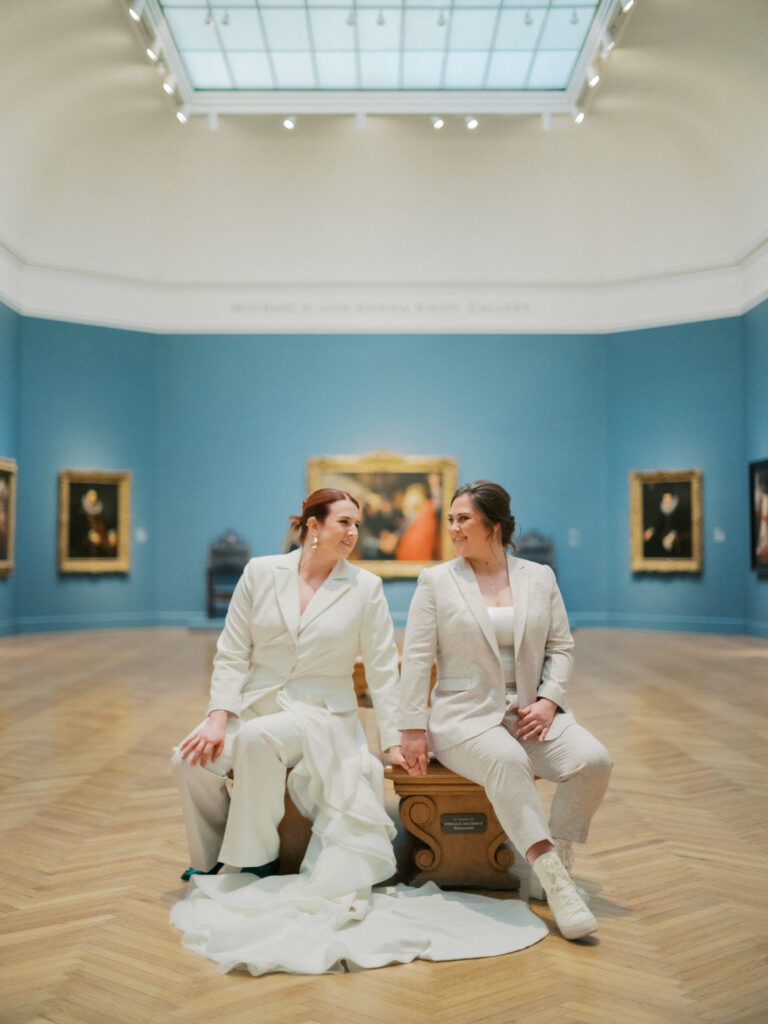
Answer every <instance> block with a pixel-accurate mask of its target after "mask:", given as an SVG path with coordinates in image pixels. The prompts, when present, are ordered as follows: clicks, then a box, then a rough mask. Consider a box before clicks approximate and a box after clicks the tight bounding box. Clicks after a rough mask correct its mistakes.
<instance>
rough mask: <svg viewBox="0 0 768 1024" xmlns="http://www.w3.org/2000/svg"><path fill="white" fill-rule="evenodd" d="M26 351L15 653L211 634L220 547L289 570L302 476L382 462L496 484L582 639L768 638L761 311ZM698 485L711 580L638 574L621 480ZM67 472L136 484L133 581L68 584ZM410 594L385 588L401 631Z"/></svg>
mask: <svg viewBox="0 0 768 1024" xmlns="http://www.w3.org/2000/svg"><path fill="white" fill-rule="evenodd" d="M3 317H4V319H2V320H0V324H5V323H7V322H9V314H8V313H7V311H5V312H4V314H3ZM10 322H11V323H13V319H12V316H11V318H10ZM1 330H2V327H0V331H1ZM6 333H7V331H6ZM18 343H19V353H20V358H19V365H18V372H17V377H16V383H17V392H18V395H19V399H20V400H19V407H18V411H17V416H16V420H17V432H18V444H17V451H16V453H15V454H16V456H17V458H18V460H19V465H20V479H21V486H20V496H19V499H20V500H19V515H18V534H17V559H16V561H17V568H16V571H15V573H14V577H12V579H15V580H16V587H15V595H14V596H13V598H12V600H11V607H9V605H8V603H6V606H5V615H4V617H5V627H4V630H5V631H6V632H11V631H15V630H43V629H61V628H84V627H87V626H91V625H94V626H97V625H102V626H105V625H136V624H153V623H161V624H162V623H166V624H178V625H195V624H202V623H203V622H204V569H205V558H206V551H207V547H208V545H209V544H210V543H211V541H213V540H214V539H215V538H216V537H217V536H218V535H219V534H220V533H221V532H222V531H223V530H225V529H227V528H232V529H235V530H236V531H237V532H238V533H239V534H241V536H243V537H244V538H245V539H246V540H247V541H248V543H250V545H251V547H252V550H253V553H254V554H265V553H269V552H273V551H276V550H279V549H280V548H281V546H282V544H283V540H284V537H285V533H286V527H287V519H288V516H289V514H290V513H292V512H295V511H297V510H298V509H299V507H300V502H301V498H302V496H303V493H304V487H305V468H306V461H307V458H308V457H309V456H311V455H328V454H353V453H365V452H369V451H372V450H376V449H391V450H393V451H397V452H401V453H409V454H435V455H453V456H455V457H456V458H457V459H458V462H459V474H460V478H461V479H462V480H467V479H471V478H473V477H477V476H481V475H482V476H487V477H490V478H492V479H498V480H500V481H502V482H504V483H505V484H506V485H507V486H508V488H509V489H510V491H511V493H512V497H513V505H514V511H515V514H516V515H517V519H518V527H519V529H520V530H521V531H526V530H528V529H536V530H539V531H541V532H542V533H545V534H549V535H551V536H552V537H553V538H554V540H555V544H556V552H557V563H558V576H559V579H560V583H561V587H562V589H563V593H564V596H565V599H566V603H567V606H568V609H569V613H570V615H571V621H572V624H573V625H574V626H588V625H627V626H640V627H651V628H673V629H694V630H712V631H740V630H742V629H749V630H750V631H752V632H756V633H758V634H760V635H768V609H767V608H766V597H765V594H764V591H765V590H766V589H768V584H765V583H762V584H760V585H758V584H757V583H755V581H754V579H753V578H752V575H751V574H750V572H749V569H748V560H747V555H746V552H747V551H748V530H747V517H748V499H747V487H746V483H745V480H746V462H747V461H748V459H750V458H751V459H754V458H761V457H764V456H766V455H768V417H767V416H766V412H765V402H764V400H763V394H762V392H763V391H764V388H762V389H761V388H760V385H759V380H758V377H759V375H760V374H762V379H763V380H765V379H766V368H767V364H768V303H764V304H763V305H762V306H761V307H759V308H758V309H756V310H754V311H753V312H752V313H750V314H748V315H747V316H745V317H739V318H731V319H726V320H716V321H709V322H705V323H697V324H688V325H683V326H672V327H667V328H654V329H648V330H643V331H634V332H626V333H622V334H613V335H572V336H546V335H536V336H496V335H476V336H462V335H445V336H435V335H413V336H403V335H381V336H373V335H372V336H349V335H334V336H321V335H312V336H292V335H274V336H264V335H262V336H253V335H251V336H242V335H199V336H195V335H186V334H185V335H178V336H174V335H150V334H142V333H137V332H129V331H122V330H114V329H110V328H102V327H95V326H90V327H83V326H80V325H74V324H67V323H62V322H57V321H48V320H41V319H34V318H20V319H19V321H18ZM7 347H8V346H7V345H6V346H5V347H4V348H2V349H0V352H2V353H5V351H6V348H7ZM11 355H12V353H11ZM0 358H4V359H6V361H7V359H8V358H9V357H6V356H5V355H4V354H3V355H0ZM745 409H746V410H747V413H746V416H745V413H744V410H745ZM3 415H4V416H5V418H6V420H7V418H8V417H7V416H6V414H5V413H3ZM3 422H4V421H0V431H2V430H4V429H5V430H6V431H8V430H11V429H12V426H11V427H9V426H8V424H7V423H6V424H5V426H4V425H3ZM0 438H2V434H0ZM9 443H10V441H9ZM2 454H6V453H5V452H3V453H2ZM8 454H13V453H12V452H8ZM690 467H697V468H700V469H701V470H702V472H703V480H704V487H703V494H704V524H705V531H704V532H705V544H704V571H703V573H702V574H701V576H674V577H671V578H664V579H662V578H659V577H649V576H646V577H638V576H633V575H632V574H631V573H630V571H629V532H628V521H629V489H628V473H629V471H630V470H632V469H639V470H643V469H645V470H653V469H665V468H675V469H684V468H690ZM62 468H101V469H115V470H119V469H130V470H132V471H133V474H134V480H133V500H132V511H133V544H132V569H131V573H130V574H129V575H128V576H99V577H95V578H88V577H83V576H60V575H59V574H58V572H57V567H56V487H57V473H58V471H59V470H60V469H62ZM716 527H717V528H718V529H719V530H720V531H722V534H724V540H723V542H722V543H716V542H715V541H714V539H713V536H714V530H715V528H716ZM3 587H5V590H6V592H10V588H8V581H6V582H5V583H0V600H2V595H3ZM413 587H414V583H413V582H412V581H390V582H387V584H386V590H387V597H388V599H389V601H390V607H391V608H392V611H393V615H394V617H395V620H396V622H398V623H399V624H401V623H402V622H403V621H404V616H405V612H406V611H407V607H408V603H409V600H410V595H411V594H412V592H413ZM761 587H762V588H763V590H761V589H760V588H761ZM2 607H3V606H2V605H0V609H2ZM11 608H12V611H11ZM0 618H2V616H0ZM0 628H3V627H2V626H1V625H0Z"/></svg>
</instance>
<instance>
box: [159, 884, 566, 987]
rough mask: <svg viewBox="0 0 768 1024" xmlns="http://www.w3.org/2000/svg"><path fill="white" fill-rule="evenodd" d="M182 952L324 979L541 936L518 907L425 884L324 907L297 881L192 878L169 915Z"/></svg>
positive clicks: (507, 949)
mask: <svg viewBox="0 0 768 1024" xmlns="http://www.w3.org/2000/svg"><path fill="white" fill-rule="evenodd" d="M171 922H172V923H173V924H174V925H175V926H176V927H177V928H179V929H180V930H181V931H182V932H183V933H184V934H183V938H182V941H183V943H184V945H185V946H187V947H188V948H190V949H193V950H195V951H196V952H197V953H200V954H201V955H202V956H206V957H208V958H209V959H211V960H214V961H215V962H216V963H217V964H218V965H219V969H220V970H221V971H223V972H226V971H231V970H235V969H242V970H247V971H249V972H250V973H251V974H253V975H260V974H267V973H269V972H272V971H285V972H288V973H294V974H324V973H340V972H342V971H345V970H346V971H356V970H363V969H366V968H372V967H384V966H385V965H386V964H395V963H408V962H410V961H411V960H415V959H417V958H421V959H424V960H460V959H469V958H472V957H486V956H499V955H500V954H502V953H511V952H513V951H515V950H517V949H524V948H525V947H527V946H531V945H533V944H534V943H536V942H538V941H539V940H540V939H542V938H544V936H545V935H547V934H548V929H547V926H546V924H545V923H544V922H543V921H541V920H540V919H539V918H538V917H537V916H536V915H535V914H533V913H532V912H531V911H530V910H529V909H528V907H527V906H526V905H525V904H524V903H523V902H521V901H520V900H517V899H493V898H491V897H487V896H476V895H471V894H468V893H455V892H450V893H449V892H443V891H442V890H441V889H439V888H438V887H437V886H436V885H434V883H431V882H428V883H427V884H426V885H423V886H421V887H420V888H414V887H411V886H407V885H397V886H393V887H386V888H377V889H373V890H369V891H367V892H358V893H352V894H350V895H347V896H337V897H334V898H328V897H325V896H323V895H320V894H319V892H318V890H317V889H316V888H315V886H313V884H312V881H311V878H309V877H307V876H306V875H284V876H274V877H271V878H264V879H260V878H255V877H254V876H253V875H247V874H225V875H218V876H209V875H196V876H193V878H192V880H191V882H190V892H189V894H188V896H187V898H186V899H184V900H182V901H181V902H179V903H177V904H176V906H175V907H174V908H173V910H172V911H171Z"/></svg>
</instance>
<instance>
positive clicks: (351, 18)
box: [347, 11, 357, 26]
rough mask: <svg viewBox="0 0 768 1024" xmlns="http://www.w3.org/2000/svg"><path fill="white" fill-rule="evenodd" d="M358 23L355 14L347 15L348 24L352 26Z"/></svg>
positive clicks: (351, 12) (352, 12)
mask: <svg viewBox="0 0 768 1024" xmlns="http://www.w3.org/2000/svg"><path fill="white" fill-rule="evenodd" d="M356 21H357V19H356V18H355V12H354V11H350V12H349V14H348V15H347V24H348V25H350V26H352V25H354V24H355V22H356Z"/></svg>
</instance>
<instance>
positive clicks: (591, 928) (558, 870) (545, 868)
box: [533, 850, 597, 939]
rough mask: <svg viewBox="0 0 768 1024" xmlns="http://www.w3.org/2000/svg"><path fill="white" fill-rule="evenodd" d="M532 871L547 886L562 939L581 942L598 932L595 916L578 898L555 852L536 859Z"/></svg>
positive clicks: (546, 890)
mask: <svg viewBox="0 0 768 1024" xmlns="http://www.w3.org/2000/svg"><path fill="white" fill-rule="evenodd" d="M533 871H534V874H535V875H536V877H537V878H538V880H539V881H540V882H541V884H542V886H543V887H544V891H545V892H546V894H547V901H548V903H549V906H550V909H551V911H552V914H553V916H554V918H555V923H556V924H557V927H558V928H559V929H560V934H561V935H562V936H563V938H566V939H580V938H581V937H582V936H584V935H589V934H591V933H592V932H596V931H597V920H596V918H595V915H594V914H593V913H592V911H591V910H590V909H589V907H588V906H587V905H586V903H585V902H584V900H583V899H582V898H581V896H579V894H578V892H577V891H576V886H575V885H574V884H573V882H572V881H571V878H570V875H569V874H568V872H567V871H566V870H565V868H564V867H563V862H562V861H561V860H560V858H559V857H558V855H557V854H556V853H555V851H554V850H550V851H549V852H548V853H542V855H541V856H540V857H537V858H536V860H535V861H534V863H533Z"/></svg>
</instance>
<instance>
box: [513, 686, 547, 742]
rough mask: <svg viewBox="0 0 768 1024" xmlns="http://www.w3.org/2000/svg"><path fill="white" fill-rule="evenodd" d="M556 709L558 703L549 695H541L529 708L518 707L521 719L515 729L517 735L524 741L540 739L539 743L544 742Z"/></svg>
mask: <svg viewBox="0 0 768 1024" xmlns="http://www.w3.org/2000/svg"><path fill="white" fill-rule="evenodd" d="M556 711H557V704H555V702H554V701H553V700H549V698H548V697H539V699H538V700H537V701H534V702H533V704H529V705H528V707H527V708H518V709H517V713H518V715H519V716H520V721H519V722H518V723H517V728H516V729H515V737H516V738H517V739H519V740H522V741H526V740H538V741H539V743H543V742H544V740H545V739H546V738H547V733H548V732H549V727H550V725H552V719H553V718H554V717H555V712H556Z"/></svg>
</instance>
